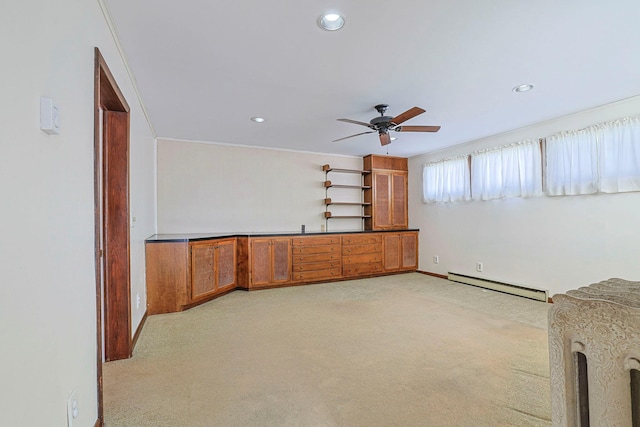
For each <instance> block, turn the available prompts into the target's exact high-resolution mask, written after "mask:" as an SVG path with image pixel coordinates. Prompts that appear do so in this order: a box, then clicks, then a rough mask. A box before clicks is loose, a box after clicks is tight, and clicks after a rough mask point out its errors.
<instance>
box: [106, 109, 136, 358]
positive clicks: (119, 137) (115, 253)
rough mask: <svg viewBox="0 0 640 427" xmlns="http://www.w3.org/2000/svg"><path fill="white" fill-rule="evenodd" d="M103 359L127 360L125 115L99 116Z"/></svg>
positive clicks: (128, 344)
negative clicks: (101, 128) (101, 203)
mask: <svg viewBox="0 0 640 427" xmlns="http://www.w3.org/2000/svg"><path fill="white" fill-rule="evenodd" d="M102 145H103V156H102V159H103V166H102V169H103V182H102V185H103V192H102V194H103V220H104V225H103V228H104V230H103V236H104V237H103V242H104V243H103V244H104V278H105V279H104V308H105V310H104V321H105V326H104V327H105V332H104V333H105V342H104V346H105V348H104V350H105V359H106V360H107V361H110V360H118V359H126V358H128V357H130V356H131V303H130V300H131V289H130V287H131V286H130V281H129V280H130V279H129V277H130V274H129V270H130V266H129V114H128V113H127V112H121V111H104V114H103V144H102Z"/></svg>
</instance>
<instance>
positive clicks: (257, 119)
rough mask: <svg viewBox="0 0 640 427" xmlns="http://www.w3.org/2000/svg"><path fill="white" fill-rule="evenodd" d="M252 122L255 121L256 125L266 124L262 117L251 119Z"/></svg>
mask: <svg viewBox="0 0 640 427" xmlns="http://www.w3.org/2000/svg"><path fill="white" fill-rule="evenodd" d="M251 120H253V121H254V122H256V123H262V122H264V119H263V118H262V117H251Z"/></svg>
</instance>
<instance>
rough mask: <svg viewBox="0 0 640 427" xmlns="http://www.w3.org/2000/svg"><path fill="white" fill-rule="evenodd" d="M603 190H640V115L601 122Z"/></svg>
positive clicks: (599, 158) (606, 191)
mask: <svg viewBox="0 0 640 427" xmlns="http://www.w3.org/2000/svg"><path fill="white" fill-rule="evenodd" d="M598 128H599V131H600V132H599V133H600V139H599V145H598V149H599V150H598V151H599V156H598V164H599V170H600V191H602V192H604V193H618V192H624V191H639V190H640V117H633V118H624V119H621V120H616V121H614V122H610V123H606V124H604V125H600V126H598Z"/></svg>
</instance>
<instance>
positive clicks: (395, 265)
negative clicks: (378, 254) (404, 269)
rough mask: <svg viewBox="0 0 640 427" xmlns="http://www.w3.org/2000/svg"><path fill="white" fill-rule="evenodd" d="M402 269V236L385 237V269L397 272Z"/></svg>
mask: <svg viewBox="0 0 640 427" xmlns="http://www.w3.org/2000/svg"><path fill="white" fill-rule="evenodd" d="M399 268H400V235H399V234H388V235H385V236H384V269H385V270H397V269H399Z"/></svg>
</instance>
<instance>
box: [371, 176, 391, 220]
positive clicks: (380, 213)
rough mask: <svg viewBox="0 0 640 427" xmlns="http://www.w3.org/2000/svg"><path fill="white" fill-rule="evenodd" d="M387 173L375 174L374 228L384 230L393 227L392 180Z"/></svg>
mask: <svg viewBox="0 0 640 427" xmlns="http://www.w3.org/2000/svg"><path fill="white" fill-rule="evenodd" d="M390 177H391V176H390V175H389V174H388V173H386V172H375V173H374V174H373V227H374V230H383V229H386V228H389V227H391V225H392V222H391V185H390V184H391V179H390Z"/></svg>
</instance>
